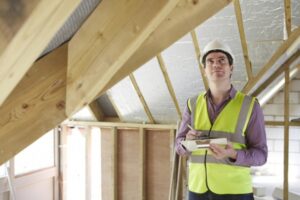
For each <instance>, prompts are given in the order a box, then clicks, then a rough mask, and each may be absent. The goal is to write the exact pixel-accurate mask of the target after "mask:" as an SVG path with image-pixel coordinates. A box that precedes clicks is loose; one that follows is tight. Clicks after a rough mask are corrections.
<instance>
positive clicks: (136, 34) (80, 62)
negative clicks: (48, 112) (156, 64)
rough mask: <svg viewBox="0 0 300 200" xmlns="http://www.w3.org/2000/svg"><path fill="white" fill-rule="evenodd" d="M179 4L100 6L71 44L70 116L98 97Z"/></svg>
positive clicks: (114, 2)
mask: <svg viewBox="0 0 300 200" xmlns="http://www.w3.org/2000/svg"><path fill="white" fill-rule="evenodd" d="M178 1H179V0H152V1H143V0H132V1H127V0H111V1H103V2H101V4H99V6H98V7H97V8H96V10H95V11H94V12H93V13H92V15H91V16H90V17H89V18H88V20H87V21H86V22H85V23H84V25H83V26H82V27H81V28H80V30H79V31H78V32H77V33H76V35H75V36H74V37H73V38H72V40H71V41H70V51H69V52H70V54H69V65H68V84H67V104H66V113H67V114H68V115H69V116H70V115H72V114H73V113H74V112H76V111H78V110H79V109H80V108H81V107H83V106H85V105H87V104H89V103H90V102H91V101H92V100H93V99H94V98H96V97H97V94H98V93H99V91H101V90H102V89H103V88H104V87H105V85H106V84H107V82H109V81H110V79H111V77H112V76H113V75H114V74H115V73H116V72H117V71H118V70H119V69H120V68H121V67H122V66H123V64H124V63H125V62H126V60H127V59H128V58H129V57H130V56H132V55H133V53H134V52H135V51H136V50H137V49H138V48H139V47H140V46H141V44H142V43H143V42H144V41H145V39H146V38H147V37H149V35H150V34H151V33H152V32H153V31H154V30H155V29H156V28H157V26H158V25H159V24H160V23H161V22H162V20H164V19H165V17H167V16H168V14H169V13H170V12H171V11H172V10H173V8H174V7H175V6H176V4H177V2H178ZM95 24H97V26H95Z"/></svg>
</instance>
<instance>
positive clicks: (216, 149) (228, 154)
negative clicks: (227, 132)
mask: <svg viewBox="0 0 300 200" xmlns="http://www.w3.org/2000/svg"><path fill="white" fill-rule="evenodd" d="M209 150H210V151H211V153H212V155H213V156H214V157H215V158H216V159H223V158H231V159H234V160H235V159H236V157H237V152H236V150H234V149H233V146H232V143H231V142H229V143H228V144H227V145H226V146H225V148H224V146H220V145H218V144H210V145H209Z"/></svg>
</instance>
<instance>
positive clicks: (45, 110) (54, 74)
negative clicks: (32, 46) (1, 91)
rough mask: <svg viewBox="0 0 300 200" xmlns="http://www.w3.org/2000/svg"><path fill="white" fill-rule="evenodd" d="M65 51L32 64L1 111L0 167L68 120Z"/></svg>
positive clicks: (62, 50) (62, 49)
mask: <svg viewBox="0 0 300 200" xmlns="http://www.w3.org/2000/svg"><path fill="white" fill-rule="evenodd" d="M67 50H68V49H67V44H65V45H63V46H62V47H60V48H58V49H57V50H55V51H53V52H52V53H50V54H48V55H47V56H45V57H44V58H42V59H40V60H39V61H37V62H36V63H34V65H33V66H32V67H31V68H30V70H29V71H28V72H27V73H26V75H25V76H24V77H23V79H22V80H21V81H20V83H19V84H18V85H17V87H16V88H15V89H14V90H13V92H12V93H11V94H10V95H9V97H8V98H7V99H6V101H5V102H4V103H3V105H2V106H1V107H0V115H1V117H0V165H1V164H3V163H4V162H6V161H7V160H9V159H10V158H11V157H13V156H14V155H16V154H17V153H18V152H20V151H21V150H23V149H24V148H25V147H27V146H28V145H30V144H31V143H33V142H34V141H35V140H37V139H38V138H39V137H40V136H42V135H43V134H45V133H46V132H48V131H49V130H51V129H53V128H54V127H55V126H56V125H58V124H59V123H61V122H63V121H64V120H65V119H66V118H67V116H66V115H65V96H66V74H67Z"/></svg>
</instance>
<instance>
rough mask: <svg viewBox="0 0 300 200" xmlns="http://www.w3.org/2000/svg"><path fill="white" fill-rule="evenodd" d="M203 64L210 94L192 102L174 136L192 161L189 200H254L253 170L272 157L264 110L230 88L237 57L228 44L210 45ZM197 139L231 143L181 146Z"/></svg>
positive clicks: (252, 100)
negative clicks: (251, 169) (184, 142)
mask: <svg viewBox="0 0 300 200" xmlns="http://www.w3.org/2000/svg"><path fill="white" fill-rule="evenodd" d="M201 62H202V64H203V66H204V70H205V76H206V78H207V80H208V83H209V90H208V91H207V92H206V93H203V94H200V95H198V96H196V97H193V98H190V99H189V100H188V102H187V106H186V108H185V110H184V113H183V117H182V123H181V125H180V128H179V130H178V134H177V137H176V151H177V153H178V154H179V155H188V156H190V158H189V181H188V183H189V184H188V187H189V200H204V199H205V200H206V199H207V200H219V199H224V200H226V199H227V200H235V199H236V200H253V199H254V198H253V191H252V182H251V176H250V166H260V165H263V164H264V163H265V162H266V160H267V154H268V153H267V144H266V134H265V127H264V118H263V113H262V109H261V107H260V105H259V103H258V102H257V100H256V99H255V98H252V97H250V96H247V95H245V94H242V93H241V92H239V91H237V90H236V89H235V88H234V87H233V86H232V84H231V75H232V71H233V68H234V67H233V62H234V56H233V54H232V52H231V50H230V48H229V47H228V46H227V45H225V44H223V43H222V42H220V41H218V40H214V41H212V42H210V43H209V44H208V45H207V46H206V47H205V48H204V51H203V56H202V58H201ZM189 127H192V129H191V128H189ZM199 136H205V137H208V138H214V137H217V138H224V137H226V138H227V140H228V141H229V142H228V144H227V145H226V146H225V147H224V146H221V145H217V144H210V145H209V148H208V149H198V150H196V151H193V152H189V151H187V150H186V149H185V148H184V146H182V144H181V141H183V140H194V139H197V138H198V137H199Z"/></svg>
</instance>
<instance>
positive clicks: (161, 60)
mask: <svg viewBox="0 0 300 200" xmlns="http://www.w3.org/2000/svg"><path fill="white" fill-rule="evenodd" d="M156 58H157V61H158V64H159V67H160V69H161V71H162V73H163V76H164V79H165V82H166V85H167V87H168V90H169V93H170V95H171V98H172V100H173V103H174V105H175V108H176V111H177V115H178V118H179V119H181V111H180V107H179V104H178V100H177V98H176V94H175V91H174V88H173V86H172V83H171V80H170V78H169V75H168V72H167V68H166V65H165V62H164V60H163V57H162V56H161V54H157V56H156Z"/></svg>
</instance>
